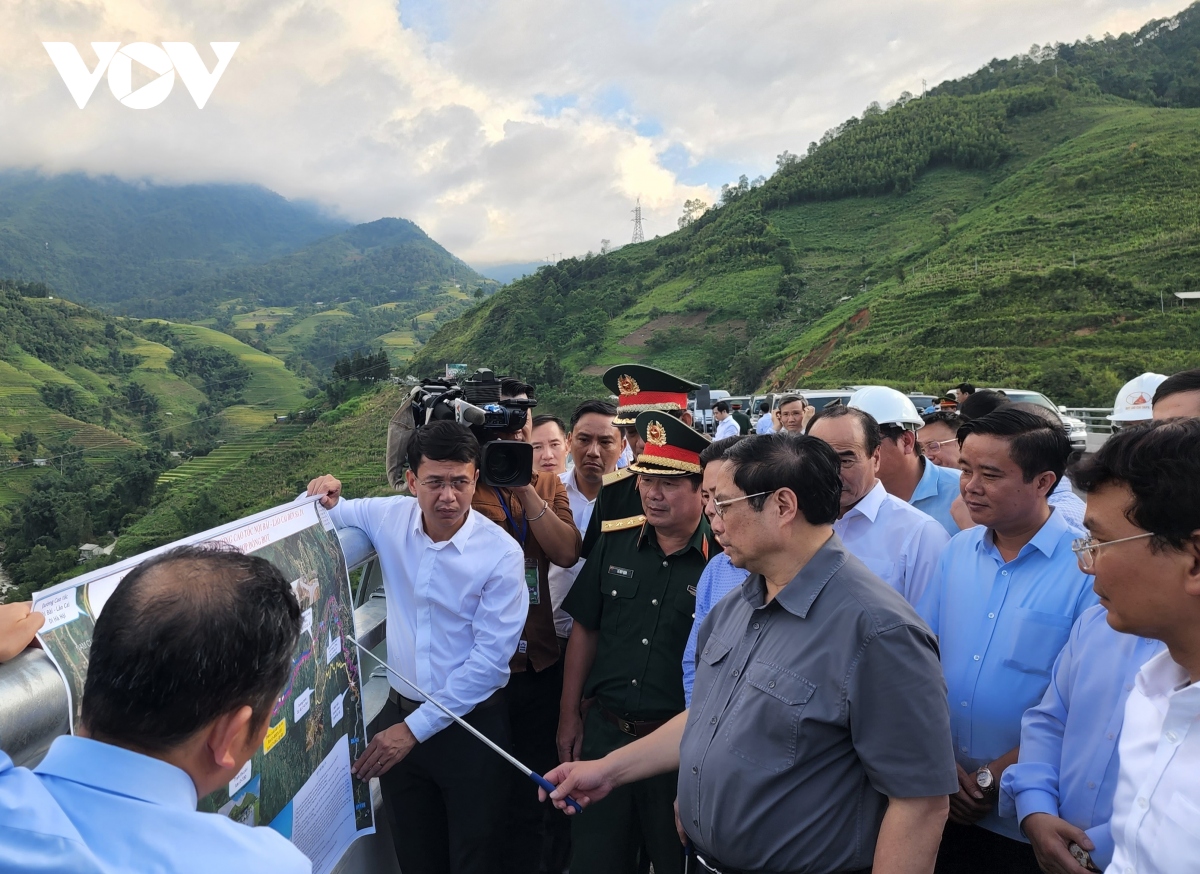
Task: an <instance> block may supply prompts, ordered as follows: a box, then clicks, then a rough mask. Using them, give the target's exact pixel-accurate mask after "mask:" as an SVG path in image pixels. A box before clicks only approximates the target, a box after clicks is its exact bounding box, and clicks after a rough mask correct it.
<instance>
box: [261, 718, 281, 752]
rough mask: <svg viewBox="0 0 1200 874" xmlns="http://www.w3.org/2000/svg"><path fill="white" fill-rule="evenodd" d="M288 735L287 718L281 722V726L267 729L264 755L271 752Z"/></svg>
mask: <svg viewBox="0 0 1200 874" xmlns="http://www.w3.org/2000/svg"><path fill="white" fill-rule="evenodd" d="M285 734H287V718H286V717H284V718H283V719H281V720H279V724H278V725H275V726H272V727H271V728H269V729H267V736H266V738H265V739H264V740H263V753H264V754H266V753H269V752H271V747H273V746H275V744H277V743H279V742H280V741H281V740H283V736H284V735H285Z"/></svg>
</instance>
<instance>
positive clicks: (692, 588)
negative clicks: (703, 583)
mask: <svg viewBox="0 0 1200 874" xmlns="http://www.w3.org/2000/svg"><path fill="white" fill-rule="evenodd" d="M688 594H689V595H691V596H692V597H695V596H696V587H695V586H688Z"/></svg>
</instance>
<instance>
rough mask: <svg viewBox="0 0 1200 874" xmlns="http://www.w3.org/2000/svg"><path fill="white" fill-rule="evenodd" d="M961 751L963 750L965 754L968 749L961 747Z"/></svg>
mask: <svg viewBox="0 0 1200 874" xmlns="http://www.w3.org/2000/svg"><path fill="white" fill-rule="evenodd" d="M959 749H960V750H962V751H963V752H964V753H965V752H966V751H967V748H966V747H959Z"/></svg>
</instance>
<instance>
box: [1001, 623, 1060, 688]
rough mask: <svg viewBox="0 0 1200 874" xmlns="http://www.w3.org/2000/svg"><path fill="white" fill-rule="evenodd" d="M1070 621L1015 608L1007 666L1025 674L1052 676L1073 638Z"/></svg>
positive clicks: (1005, 662) (1005, 664)
mask: <svg viewBox="0 0 1200 874" xmlns="http://www.w3.org/2000/svg"><path fill="white" fill-rule="evenodd" d="M1071 621H1072V620H1071V617H1070V616H1061V615H1059V614H1058V613H1042V612H1041V611H1038V610H1029V609H1027V608H1024V607H1018V608H1016V611H1015V614H1014V617H1013V628H1014V629H1015V634H1014V635H1013V642H1012V650H1011V651H1010V652H1009V656H1008V658H1006V659H1005V660H1004V666H1005V667H1007V668H1013V669H1014V670H1017V671H1021V672H1022V673H1026V674H1037V675H1039V676H1042V677H1049V676H1050V669H1051V668H1053V667H1054V660H1055V659H1056V658H1058V654H1059V653H1060V652H1062V648H1063V646H1065V645H1066V643H1067V637H1068V636H1070V634H1071Z"/></svg>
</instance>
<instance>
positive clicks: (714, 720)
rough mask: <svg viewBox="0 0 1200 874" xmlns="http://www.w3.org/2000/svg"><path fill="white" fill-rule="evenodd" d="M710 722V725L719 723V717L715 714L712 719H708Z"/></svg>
mask: <svg viewBox="0 0 1200 874" xmlns="http://www.w3.org/2000/svg"><path fill="white" fill-rule="evenodd" d="M708 724H709V725H716V724H717V717H715V716H714V717H713V718H712V719H710V720H709V721H708Z"/></svg>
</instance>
